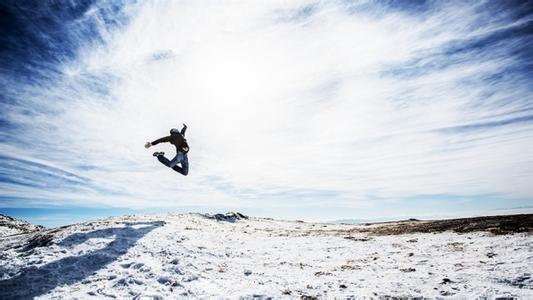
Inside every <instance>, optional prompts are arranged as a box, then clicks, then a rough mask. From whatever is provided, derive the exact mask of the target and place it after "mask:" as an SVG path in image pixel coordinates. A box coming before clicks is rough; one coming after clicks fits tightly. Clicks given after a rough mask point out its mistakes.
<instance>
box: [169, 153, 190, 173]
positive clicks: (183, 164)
mask: <svg viewBox="0 0 533 300" xmlns="http://www.w3.org/2000/svg"><path fill="white" fill-rule="evenodd" d="M172 170H174V171H176V172H178V173H180V174H182V175H183V176H187V174H189V159H188V158H187V154H185V155H183V159H182V160H181V167H179V166H174V167H172Z"/></svg>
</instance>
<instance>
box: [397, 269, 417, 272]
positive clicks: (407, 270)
mask: <svg viewBox="0 0 533 300" xmlns="http://www.w3.org/2000/svg"><path fill="white" fill-rule="evenodd" d="M400 271H402V272H405V273H409V272H415V271H416V269H415V268H405V269H400Z"/></svg>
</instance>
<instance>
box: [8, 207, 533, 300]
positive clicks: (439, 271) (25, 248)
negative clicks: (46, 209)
mask: <svg viewBox="0 0 533 300" xmlns="http://www.w3.org/2000/svg"><path fill="white" fill-rule="evenodd" d="M499 218H500V219H498V220H499V221H497V219H494V217H486V218H477V219H475V220H472V219H471V220H468V221H464V220H463V221H449V220H448V221H447V223H446V222H444V223H443V221H406V222H391V223H383V224H371V225H339V224H320V223H305V222H297V221H280V220H272V219H261V218H252V217H250V218H248V217H246V216H243V215H241V214H238V213H237V214H226V215H221V214H219V215H201V214H162V215H142V216H137V215H135V216H123V217H114V218H108V219H102V220H97V221H93V222H86V223H81V224H74V225H70V226H65V227H61V228H55V229H46V230H36V231H33V232H29V233H25V234H18V235H12V236H7V237H3V238H0V253H1V254H0V274H1V277H0V298H1V299H15V298H30V297H39V296H42V297H43V298H50V297H69V298H75V297H78V298H95V299H102V298H104V299H105V298H140V297H154V298H161V297H184V296H188V297H209V296H227V297H241V296H242V297H304V298H306V297H319V298H322V297H334V296H341V297H348V296H356V297H362V296H366V297H386V296H395V297H451V296H453V297H466V298H472V297H474V296H486V297H496V296H498V297H521V298H532V297H533V280H532V277H531V275H532V274H531V270H532V269H533V256H532V255H531V249H532V241H533V240H532V239H531V232H532V224H533V215H518V216H500V217H499ZM439 222H440V223H439ZM446 224H448V225H446ZM465 224H470V225H472V226H466V225H465ZM476 224H477V225H476ZM483 224H486V226H484V225H483ZM510 224H515V225H516V226H514V227H513V226H511V225H510ZM402 226H403V227H402ZM417 226H418V230H414V229H413V228H415V227H417ZM465 226H466V227H465ZM434 227H435V228H437V229H435V230H433V229H432V230H426V229H427V228H434ZM387 228H388V229H387ZM398 228H404V229H405V228H409V230H403V229H402V230H400V229H398ZM458 229H459V230H458ZM454 230H455V231H454ZM421 231H422V232H421Z"/></svg>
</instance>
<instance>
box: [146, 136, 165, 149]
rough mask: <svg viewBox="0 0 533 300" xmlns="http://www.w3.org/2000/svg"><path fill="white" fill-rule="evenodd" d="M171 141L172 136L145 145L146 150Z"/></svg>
mask: <svg viewBox="0 0 533 300" xmlns="http://www.w3.org/2000/svg"><path fill="white" fill-rule="evenodd" d="M169 141H170V135H169V136H165V137H162V138H160V139H157V140H155V141H153V142H151V143H150V142H147V143H146V144H144V148H146V149H148V148H150V147H152V146H154V145H157V144H159V143H165V142H169Z"/></svg>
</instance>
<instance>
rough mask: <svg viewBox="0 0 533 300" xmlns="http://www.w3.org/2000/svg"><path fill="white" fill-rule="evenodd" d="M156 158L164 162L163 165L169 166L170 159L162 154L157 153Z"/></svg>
mask: <svg viewBox="0 0 533 300" xmlns="http://www.w3.org/2000/svg"><path fill="white" fill-rule="evenodd" d="M157 159H158V160H159V161H160V162H161V163H162V164H164V165H165V166H167V167H169V163H170V160H168V159H167V158H166V157H165V156H164V155H158V156H157Z"/></svg>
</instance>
